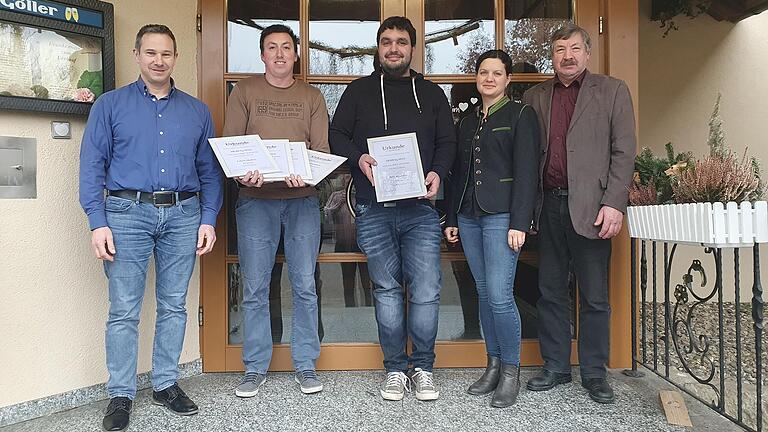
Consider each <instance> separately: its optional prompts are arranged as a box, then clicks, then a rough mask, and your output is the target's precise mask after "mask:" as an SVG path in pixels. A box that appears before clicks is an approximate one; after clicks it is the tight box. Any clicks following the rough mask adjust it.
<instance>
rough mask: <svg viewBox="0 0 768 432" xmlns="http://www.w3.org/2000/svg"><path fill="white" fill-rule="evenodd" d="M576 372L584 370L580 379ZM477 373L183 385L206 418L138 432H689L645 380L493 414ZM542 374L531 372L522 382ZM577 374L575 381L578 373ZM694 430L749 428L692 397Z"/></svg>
mask: <svg viewBox="0 0 768 432" xmlns="http://www.w3.org/2000/svg"><path fill="white" fill-rule="evenodd" d="M574 372H576V371H574ZM479 373H480V372H479V370H477V369H444V370H438V371H436V373H435V378H436V380H437V382H438V384H439V385H440V387H441V397H440V399H439V400H438V401H435V402H427V403H424V402H419V401H417V400H416V399H415V398H414V397H413V396H412V395H407V396H406V398H405V400H403V401H402V402H386V401H384V400H382V399H381V397H379V395H378V385H379V381H380V380H381V379H382V377H383V373H382V372H377V371H371V372H324V373H321V378H322V379H323V381H324V383H325V390H324V391H323V392H322V393H320V394H316V395H303V394H301V393H300V392H299V390H298V387H297V385H296V384H295V383H294V382H293V377H292V375H290V374H271V375H270V376H269V378H268V379H267V382H266V384H265V385H264V387H262V391H261V392H260V393H259V395H258V396H256V397H255V398H252V399H239V398H237V397H235V396H234V394H233V388H234V387H235V386H236V385H237V383H238V380H239V375H238V374H204V375H200V376H196V377H193V378H188V379H186V380H182V381H181V382H180V384H181V386H182V387H183V388H184V389H185V390H186V391H187V393H188V394H189V396H190V397H192V399H193V400H195V401H196V402H197V404H198V405H199V406H200V414H198V415H195V416H192V417H178V416H175V415H173V414H171V413H169V412H168V411H166V410H165V409H164V408H162V407H158V406H154V405H152V403H151V400H150V394H149V392H148V391H142V392H140V393H139V395H138V397H137V399H136V402H135V404H134V412H133V416H132V419H131V426H130V427H129V430H131V431H194V432H202V431H217V432H218V431H416V432H426V431H497V430H498V431H526V432H528V431H568V432H576V431H632V432H636V431H686V430H688V429H685V428H681V427H673V426H669V425H667V423H666V420H665V417H664V414H663V412H662V410H661V407H660V404H659V401H658V400H659V398H658V390H659V389H660V388H671V386H668V385H666V384H665V383H664V382H663V381H662V380H660V379H658V378H656V377H654V376H651V374H646V377H645V378H641V379H632V378H628V377H625V376H623V375H622V374H621V373H619V372H618V371H612V372H611V374H610V378H611V383H612V384H613V385H614V389H615V390H616V392H617V395H618V401H617V403H616V404H613V405H600V404H597V403H595V402H593V401H592V400H591V399H589V397H588V396H587V394H586V392H585V390H584V389H583V388H582V387H581V385H580V384H579V383H578V382H574V383H572V384H569V385H565V386H559V387H557V388H556V389H554V390H551V391H548V392H541V393H536V392H530V391H526V390H523V391H522V393H521V395H520V398H519V399H518V403H517V404H516V405H515V406H513V407H511V408H508V409H494V408H490V407H488V402H489V397H474V396H470V395H468V394H466V393H465V392H464V388H465V387H466V386H467V385H468V384H469V383H471V382H472V380H473V379H474V378H476V377H477V376H478V375H479ZM534 373H535V369H532V368H526V369H523V373H522V375H523V376H522V379H524V380H527V378H528V377H530V376H532V375H533V374H534ZM575 376H576V375H575ZM106 403H107V402H106V401H102V402H99V403H94V404H91V405H87V406H84V407H80V408H77V409H73V410H70V411H66V412H62V413H58V414H54V415H50V416H46V417H41V418H38V419H35V420H31V421H27V422H24V423H19V424H16V425H11V426H8V427H6V428H0V429H2V431H3V432H12V431H13V432H21V431H67V432H70V431H72V432H74V431H96V430H100V425H101V417H102V415H103V414H102V412H103V410H104V408H105V406H106ZM687 403H688V409H689V411H690V414H691V418H692V420H693V424H694V429H693V430H695V431H697V432H698V431H705V432H725V431H731V430H740V429H739V428H738V427H736V426H735V425H733V424H732V423H730V422H729V421H728V420H726V419H724V418H722V417H720V416H718V415H717V414H715V413H713V412H712V411H711V410H710V409H709V408H707V407H705V406H704V405H702V404H700V403H698V402H696V401H694V400H693V399H690V398H688V399H687Z"/></svg>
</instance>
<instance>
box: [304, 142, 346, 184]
mask: <svg viewBox="0 0 768 432" xmlns="http://www.w3.org/2000/svg"><path fill="white" fill-rule="evenodd" d="M307 157H308V158H309V166H310V168H311V170H312V178H311V179H310V180H305V181H304V183H306V184H310V185H313V186H314V185H316V184H318V183H320V182H321V181H323V179H324V178H326V177H327V176H328V175H329V174H330V173H332V172H333V170H335V169H336V168H338V167H339V165H341V164H343V163H344V161H345V160H347V158H345V157H343V156H336V155H333V154H330V153H323V152H319V151H315V150H307Z"/></svg>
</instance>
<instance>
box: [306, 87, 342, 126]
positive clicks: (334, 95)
mask: <svg viewBox="0 0 768 432" xmlns="http://www.w3.org/2000/svg"><path fill="white" fill-rule="evenodd" d="M312 85H313V86H315V87H317V89H318V90H320V93H322V94H323V98H325V105H326V106H327V107H328V119H332V118H333V114H334V113H335V112H336V107H337V106H338V105H339V100H341V95H342V94H344V90H346V89H347V85H346V84H312Z"/></svg>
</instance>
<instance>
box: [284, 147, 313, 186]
mask: <svg viewBox="0 0 768 432" xmlns="http://www.w3.org/2000/svg"><path fill="white" fill-rule="evenodd" d="M288 145H289V147H290V151H291V160H292V161H293V172H291V174H295V175H297V176H301V179H302V180H304V181H305V183H306V180H312V167H310V165H309V154H308V153H307V145H306V144H305V143H303V142H292V143H289V144H288Z"/></svg>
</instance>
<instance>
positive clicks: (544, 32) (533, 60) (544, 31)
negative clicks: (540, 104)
mask: <svg viewBox="0 0 768 432" xmlns="http://www.w3.org/2000/svg"><path fill="white" fill-rule="evenodd" d="M572 17H573V10H572V7H571V0H522V1H520V0H517V1H511V0H507V1H506V2H505V4H504V50H505V51H507V53H508V54H509V55H510V57H512V61H513V62H514V63H515V67H514V69H515V72H516V73H542V74H551V73H554V72H555V71H554V69H553V68H552V60H551V53H550V43H549V37H550V35H551V34H552V33H553V32H554V31H555V30H557V29H558V28H559V27H560V26H562V25H563V24H565V23H566V22H568V21H570V20H571V18H572Z"/></svg>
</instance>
